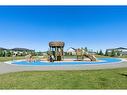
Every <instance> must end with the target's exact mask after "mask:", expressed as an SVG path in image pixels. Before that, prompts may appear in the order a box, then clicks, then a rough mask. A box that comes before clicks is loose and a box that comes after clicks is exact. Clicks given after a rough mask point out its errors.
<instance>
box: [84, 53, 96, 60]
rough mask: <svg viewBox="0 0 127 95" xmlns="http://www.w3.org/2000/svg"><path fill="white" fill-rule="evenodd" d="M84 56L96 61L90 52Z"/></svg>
mask: <svg viewBox="0 0 127 95" xmlns="http://www.w3.org/2000/svg"><path fill="white" fill-rule="evenodd" d="M84 56H85V57H87V58H89V59H90V60H91V61H96V57H95V56H94V55H92V54H88V53H85V54H84Z"/></svg>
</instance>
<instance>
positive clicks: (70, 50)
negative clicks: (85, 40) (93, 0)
mask: <svg viewBox="0 0 127 95" xmlns="http://www.w3.org/2000/svg"><path fill="white" fill-rule="evenodd" d="M75 50H76V49H75V48H72V47H70V48H69V49H67V51H66V52H67V53H68V55H76V51H75Z"/></svg>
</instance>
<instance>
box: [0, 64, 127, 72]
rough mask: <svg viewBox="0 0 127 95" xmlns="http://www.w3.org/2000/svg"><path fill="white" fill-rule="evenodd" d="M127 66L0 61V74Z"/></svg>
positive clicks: (125, 65)
mask: <svg viewBox="0 0 127 95" xmlns="http://www.w3.org/2000/svg"><path fill="white" fill-rule="evenodd" d="M123 67H127V62H122V63H109V64H85V65H79V66H78V65H74V66H72V65H71V66H17V65H12V64H6V63H0V74H3V73H10V72H19V71H48V70H97V69H113V68H123Z"/></svg>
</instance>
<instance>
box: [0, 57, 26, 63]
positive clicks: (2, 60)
mask: <svg viewBox="0 0 127 95" xmlns="http://www.w3.org/2000/svg"><path fill="white" fill-rule="evenodd" d="M24 58H25V57H24V56H22V57H16V58H15V59H16V60H20V59H24ZM11 60H13V58H12V57H0V62H5V61H11Z"/></svg>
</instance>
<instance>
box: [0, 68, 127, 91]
mask: <svg viewBox="0 0 127 95" xmlns="http://www.w3.org/2000/svg"><path fill="white" fill-rule="evenodd" d="M0 89H127V68H121V69H111V70H91V71H31V72H16V73H9V74H3V75H0Z"/></svg>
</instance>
